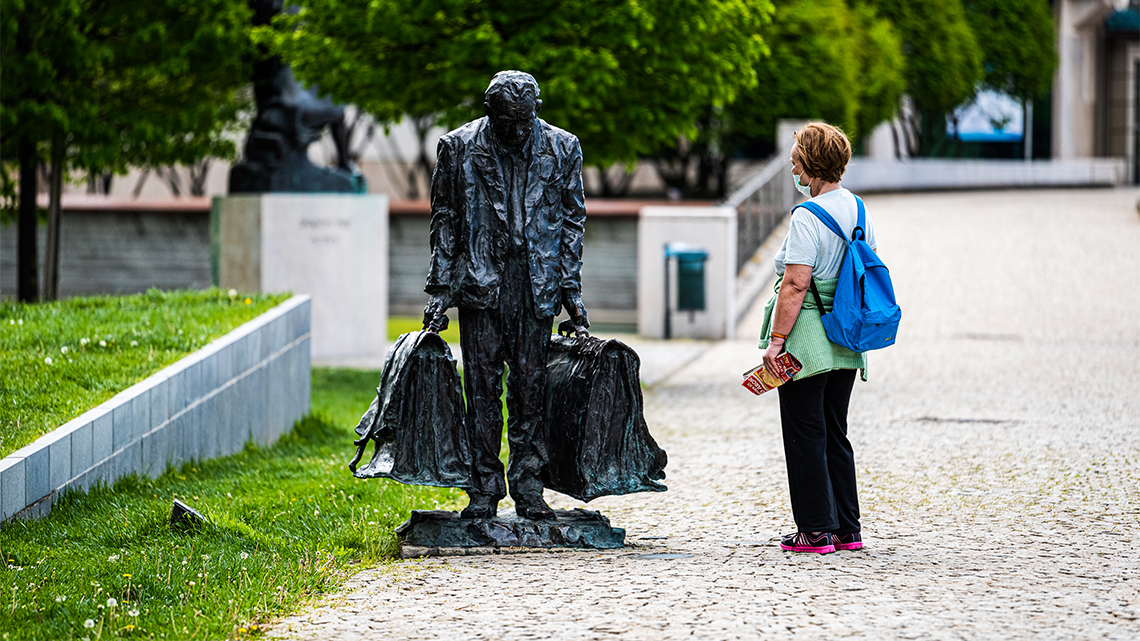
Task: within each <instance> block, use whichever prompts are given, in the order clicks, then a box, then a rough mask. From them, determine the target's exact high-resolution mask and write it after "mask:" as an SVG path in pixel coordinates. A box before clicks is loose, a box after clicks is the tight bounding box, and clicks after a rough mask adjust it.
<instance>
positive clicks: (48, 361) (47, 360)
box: [44, 356, 51, 365]
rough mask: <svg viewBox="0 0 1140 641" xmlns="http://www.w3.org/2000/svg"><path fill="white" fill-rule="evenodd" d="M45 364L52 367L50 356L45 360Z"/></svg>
mask: <svg viewBox="0 0 1140 641" xmlns="http://www.w3.org/2000/svg"><path fill="white" fill-rule="evenodd" d="M44 362H45V363H47V364H48V365H51V356H48V357H47V358H45V359H44Z"/></svg>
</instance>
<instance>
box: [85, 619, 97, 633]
mask: <svg viewBox="0 0 1140 641" xmlns="http://www.w3.org/2000/svg"><path fill="white" fill-rule="evenodd" d="M83 627H85V628H87V629H88V630H90V629H91V628H93V627H95V622H94V621H92V620H91V619H87V620H86V621H84V622H83Z"/></svg>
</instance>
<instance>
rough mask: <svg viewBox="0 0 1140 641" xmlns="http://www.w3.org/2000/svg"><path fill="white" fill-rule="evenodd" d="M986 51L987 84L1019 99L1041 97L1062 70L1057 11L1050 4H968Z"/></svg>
mask: <svg viewBox="0 0 1140 641" xmlns="http://www.w3.org/2000/svg"><path fill="white" fill-rule="evenodd" d="M963 3H964V4H965V6H966V17H967V19H969V21H970V27H971V28H972V29H973V31H974V36H975V37H976V38H977V41H978V44H979V45H980V46H981V48H982V56H983V62H984V63H985V76H984V78H983V84H984V85H985V86H987V87H989V88H991V89H994V90H996V91H1001V92H1005V93H1007V94H1009V95H1011V96H1013V97H1015V98H1021V99H1030V100H1031V99H1033V98H1037V97H1039V96H1041V95H1042V94H1044V93H1045V92H1046V91H1048V90H1049V87H1050V86H1051V85H1052V83H1053V73H1054V72H1055V71H1056V69H1057V50H1056V46H1055V37H1054V27H1053V12H1052V9H1051V8H1050V6H1049V3H1048V2H1046V0H963Z"/></svg>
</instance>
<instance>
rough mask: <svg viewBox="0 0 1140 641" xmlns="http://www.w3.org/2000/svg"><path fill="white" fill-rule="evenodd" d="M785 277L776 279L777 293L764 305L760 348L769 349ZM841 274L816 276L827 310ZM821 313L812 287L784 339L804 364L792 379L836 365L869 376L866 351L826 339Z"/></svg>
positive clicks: (837, 367) (813, 373) (785, 346)
mask: <svg viewBox="0 0 1140 641" xmlns="http://www.w3.org/2000/svg"><path fill="white" fill-rule="evenodd" d="M782 282H784V277H783V276H781V277H779V278H777V279H776V286H775V287H774V288H773V289H774V290H775V293H773V294H772V298H770V299H768V305H767V306H766V307H765V308H764V325H763V326H762V327H761V328H760V349H762V350H767V349H768V341H769V340H770V339H771V337H772V316H773V314H774V313H775V311H776V299H777V298H778V297H779V295H780V284H781V283H782ZM838 282H839V279H838V278H831V279H828V280H822V279H816V281H815V285H816V288H817V289H819V297H820V299H822V300H823V307H824V312H825V313H826V312H829V311H831V303H832V301H833V300H835V285H836V283H838ZM819 317H820V313H819V310H818V309H817V308H816V304H815V297H814V296H812V295H811V292H810V291H809V292H808V293H807V295H806V296H804V304H803V307H801V308H800V315H799V316H798V317H797V318H796V324H795V326H793V327H792V331H791V333H790V334H788V340H787V341H785V342H784V349H786V350H787V351H789V352H791V353H792V356H795V357H796V358H797V359H799V361H800V362H801V363H803V366H804V368H803V369H802V370H800V372H799V373H798V374H796V376H795V378H794V379H793V380H800V379H803V378H807V377H809V376H813V375H815V374H819V373H821V372H830V371H831V370H833V369H859V370H863V371H862V378H863V380H864V381H866V380H867V355H866V354H860V353H858V352H853V351H851V350H849V349H847V348H846V347H843V346H842V345H836V344H835V343H832V342H831V341H830V340H828V339H827V333H826V332H825V331H824V329H823V322H821V321H820V320H819Z"/></svg>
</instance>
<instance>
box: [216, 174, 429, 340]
mask: <svg viewBox="0 0 1140 641" xmlns="http://www.w3.org/2000/svg"><path fill="white" fill-rule="evenodd" d="M210 240H211V242H210V249H211V251H210V253H211V263H212V264H211V267H212V269H213V275H214V282H215V283H217V284H218V286H219V287H221V288H222V289H223V290H224V289H231V288H232V289H236V290H238V291H262V292H281V291H291V292H293V293H294V294H309V295H310V296H312V299H313V302H312V358H313V359H314V360H319V359H354V358H365V359H382V358H383V357H384V352H385V347H386V339H387V333H388V321H387V319H388V197H387V196H383V195H365V194H300V193H270V194H248V195H246V194H242V195H235V196H224V197H223V196H219V197H215V198H214V206H213V211H212V214H211V220H210ZM425 269H426V268H425Z"/></svg>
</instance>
